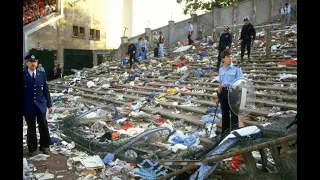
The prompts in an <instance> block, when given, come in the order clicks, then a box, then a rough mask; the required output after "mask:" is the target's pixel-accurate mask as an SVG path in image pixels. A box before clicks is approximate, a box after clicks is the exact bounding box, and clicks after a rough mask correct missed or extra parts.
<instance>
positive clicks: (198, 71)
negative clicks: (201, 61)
mask: <svg viewBox="0 0 320 180" xmlns="http://www.w3.org/2000/svg"><path fill="white" fill-rule="evenodd" d="M204 74H205V73H204V71H203V70H196V71H195V73H194V77H201V76H203V75H204Z"/></svg>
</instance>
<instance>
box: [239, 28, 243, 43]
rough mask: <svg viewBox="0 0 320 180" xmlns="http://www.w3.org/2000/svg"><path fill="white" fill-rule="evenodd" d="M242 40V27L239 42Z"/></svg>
mask: <svg viewBox="0 0 320 180" xmlns="http://www.w3.org/2000/svg"><path fill="white" fill-rule="evenodd" d="M242 39H243V27H242V29H241V32H240V38H239V40H242Z"/></svg>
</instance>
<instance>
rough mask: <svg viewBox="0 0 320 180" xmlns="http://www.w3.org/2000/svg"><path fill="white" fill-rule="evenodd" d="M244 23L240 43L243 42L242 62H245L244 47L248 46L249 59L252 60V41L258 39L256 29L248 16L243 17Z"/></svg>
mask: <svg viewBox="0 0 320 180" xmlns="http://www.w3.org/2000/svg"><path fill="white" fill-rule="evenodd" d="M243 21H244V25H243V26H242V29H241V35H240V39H239V40H240V43H241V62H243V56H244V48H245V47H246V46H247V53H248V60H249V62H250V48H251V44H252V42H253V41H254V40H255V39H256V30H255V29H254V27H253V25H252V24H251V23H250V22H249V18H248V17H244V18H243Z"/></svg>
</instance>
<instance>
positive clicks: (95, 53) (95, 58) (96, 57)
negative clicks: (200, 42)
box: [93, 51, 98, 66]
mask: <svg viewBox="0 0 320 180" xmlns="http://www.w3.org/2000/svg"><path fill="white" fill-rule="evenodd" d="M93 66H98V53H97V52H95V51H93Z"/></svg>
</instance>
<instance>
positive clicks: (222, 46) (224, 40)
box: [217, 26, 232, 70]
mask: <svg viewBox="0 0 320 180" xmlns="http://www.w3.org/2000/svg"><path fill="white" fill-rule="evenodd" d="M229 29H230V28H229V26H224V29H223V33H222V34H221V36H220V41H219V46H218V50H219V54H218V62H217V70H219V68H220V63H221V56H220V54H221V52H222V51H224V50H229V49H230V48H231V44H232V34H231V33H230V32H229Z"/></svg>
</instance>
